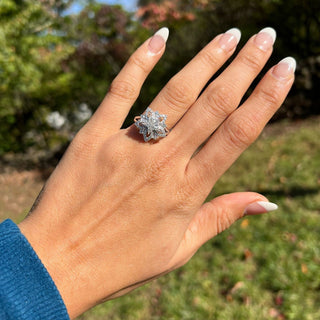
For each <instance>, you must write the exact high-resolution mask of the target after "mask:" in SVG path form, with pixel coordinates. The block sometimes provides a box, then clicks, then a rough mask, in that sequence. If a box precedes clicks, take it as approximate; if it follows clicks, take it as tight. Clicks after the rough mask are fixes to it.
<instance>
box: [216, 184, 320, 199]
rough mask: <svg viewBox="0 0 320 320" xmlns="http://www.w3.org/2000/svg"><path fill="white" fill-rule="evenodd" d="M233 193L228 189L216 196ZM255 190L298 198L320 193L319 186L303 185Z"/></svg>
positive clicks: (265, 194) (265, 193)
mask: <svg viewBox="0 0 320 320" xmlns="http://www.w3.org/2000/svg"><path fill="white" fill-rule="evenodd" d="M229 192H230V193H231V192H234V191H231V190H230V191H229V190H226V191H225V192H223V193H215V194H214V196H215V197H218V196H220V195H222V194H225V193H229ZM254 192H258V193H261V194H263V195H264V196H266V197H268V196H271V197H292V198H297V197H305V196H308V195H315V194H318V193H320V189H319V187H313V186H312V187H309V186H308V187H302V186H281V187H278V188H272V189H263V188H261V189H256V190H254Z"/></svg>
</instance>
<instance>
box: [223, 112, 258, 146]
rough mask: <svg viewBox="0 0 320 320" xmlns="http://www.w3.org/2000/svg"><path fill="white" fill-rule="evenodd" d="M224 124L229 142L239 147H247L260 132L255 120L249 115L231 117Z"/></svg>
mask: <svg viewBox="0 0 320 320" xmlns="http://www.w3.org/2000/svg"><path fill="white" fill-rule="evenodd" d="M225 125H226V127H225V128H226V130H227V138H228V141H229V143H231V145H232V147H236V148H239V149H245V148H247V147H248V146H249V145H250V144H252V143H253V142H254V141H255V140H256V139H257V137H258V136H259V134H260V130H259V127H258V125H257V122H256V121H254V120H253V119H252V118H250V117H245V118H244V117H237V119H235V117H233V118H230V119H229V121H227V122H226V123H225Z"/></svg>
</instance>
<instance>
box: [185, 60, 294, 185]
mask: <svg viewBox="0 0 320 320" xmlns="http://www.w3.org/2000/svg"><path fill="white" fill-rule="evenodd" d="M295 67H296V62H295V60H294V59H293V58H291V57H289V58H285V59H283V60H282V61H280V62H279V63H278V64H277V65H276V66H274V67H273V68H271V70H270V71H269V72H268V73H267V74H266V75H265V76H264V78H263V79H262V80H261V81H260V83H259V84H258V86H257V87H256V88H255V90H254V91H253V93H252V94H251V96H250V97H249V98H248V99H247V100H246V101H245V102H244V103H243V105H242V106H241V107H240V108H238V109H237V110H235V111H234V112H233V113H232V114H231V115H230V116H229V117H228V118H227V119H226V121H225V122H224V123H223V124H222V125H221V126H220V128H219V129H218V130H217V131H216V132H215V133H214V134H213V135H212V137H211V138H210V139H209V140H208V142H207V143H206V145H205V146H204V147H203V148H202V149H201V150H200V152H199V153H198V154H197V155H196V156H195V157H194V158H192V159H191V160H190V162H189V165H188V170H187V174H189V175H190V179H191V181H192V180H193V179H196V180H197V181H195V182H199V181H206V182H207V183H208V186H207V187H208V189H210V188H212V185H213V184H214V183H215V182H216V181H217V180H218V179H219V177H220V176H221V175H222V174H223V173H224V172H225V171H226V170H227V169H228V168H229V167H230V166H231V165H232V163H233V162H234V161H235V160H236V159H237V158H238V157H239V156H240V155H241V153H242V152H243V151H244V150H245V149H246V148H247V147H249V146H250V145H251V144H252V143H253V142H254V141H255V140H256V138H257V137H258V136H259V134H260V133H261V131H262V129H263V128H264V126H265V125H266V124H267V122H268V121H269V120H270V118H271V117H272V116H273V114H274V113H275V112H276V111H277V110H278V108H279V107H280V106H281V104H282V103H283V101H284V99H285V97H286V96H287V94H288V92H289V90H290V88H291V86H292V84H293V81H294V71H295ZM199 179H200V180H199Z"/></svg>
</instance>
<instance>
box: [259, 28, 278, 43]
mask: <svg viewBox="0 0 320 320" xmlns="http://www.w3.org/2000/svg"><path fill="white" fill-rule="evenodd" d="M262 32H264V33H267V34H268V35H270V36H271V38H272V40H273V43H274V42H275V41H276V38H277V32H276V30H274V29H273V28H271V27H267V28H264V29H262V30H260V32H259V33H262Z"/></svg>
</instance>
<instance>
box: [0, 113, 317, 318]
mask: <svg viewBox="0 0 320 320" xmlns="http://www.w3.org/2000/svg"><path fill="white" fill-rule="evenodd" d="M319 168H320V118H313V119H309V120H305V121H299V122H294V123H287V122H282V123H277V124H273V125H270V126H268V127H267V128H266V130H265V132H264V133H263V134H262V136H261V137H260V138H259V139H258V141H257V142H256V143H255V144H254V145H253V146H251V147H250V148H249V150H247V152H245V153H244V154H243V155H242V156H241V158H240V159H239V160H238V161H237V162H236V164H235V165H233V167H232V168H231V169H230V170H229V171H228V172H227V173H226V174H225V175H224V176H223V177H222V179H221V180H220V181H219V182H218V183H217V185H216V186H215V188H214V190H213V191H212V193H211V194H210V196H209V199H210V198H212V197H215V196H216V195H220V194H223V193H228V192H233V191H245V190H252V191H257V192H260V193H262V194H264V195H265V196H267V197H268V198H269V200H270V201H272V202H275V203H277V204H278V205H279V209H278V210H277V211H276V212H273V213H269V214H266V215H262V216H251V217H246V218H244V219H242V220H240V221H238V222H237V223H236V224H234V225H233V226H232V227H231V228H230V229H229V230H227V231H225V232H223V233H222V234H220V235H219V236H217V237H216V238H214V239H213V240H211V241H209V242H208V243H207V244H206V245H205V246H203V247H202V248H201V249H200V250H199V251H198V253H197V254H196V255H195V256H194V258H193V259H191V261H190V262H189V263H188V264H187V265H186V266H184V267H183V268H181V269H180V270H177V271H175V272H173V273H171V274H169V275H167V276H164V277H163V278H161V279H158V280H156V281H154V282H152V283H150V284H149V285H146V286H144V287H142V288H140V289H137V290H135V291H134V292H132V293H131V294H129V295H127V296H125V297H122V298H120V299H117V300H114V301H109V302H106V303H104V304H103V305H100V306H98V307H96V308H94V309H92V310H90V311H89V312H87V313H86V314H84V315H82V316H80V317H79V318H78V320H80V319H81V320H102V319H103V320H105V319H108V320H118V319H119V320H120V319H121V320H123V319H126V320H133V319H135V320H136V319H139V320H145V319H148V320H158V319H166V320H171V319H172V320H174V319H186V320H187V319H190V320H191V319H192V320H194V319H200V320H202V319H218V320H231V319H232V320H257V319H278V320H284V319H299V320H304V319H305V320H309V319H310V320H317V319H320V308H319V306H320V247H319V245H320V223H319V222H320V221H319V220H320V219H319V218H320V192H319V187H320V170H319ZM12 175H25V176H24V178H20V180H18V181H20V183H17V177H15V178H12V179H11V180H10V177H11V176H12ZM0 183H1V186H0V192H1V198H0V218H5V217H12V218H13V219H14V220H15V221H19V220H20V219H21V217H22V215H23V214H24V213H25V212H26V211H27V209H28V207H29V206H30V205H31V202H32V200H31V199H32V198H33V197H34V196H35V194H36V193H37V192H38V191H39V190H40V188H41V183H42V182H41V180H40V178H39V177H38V176H37V174H36V173H33V174H31V173H24V172H20V173H14V172H10V173H5V174H2V175H0ZM10 183H11V184H12V186H11V185H10ZM10 186H11V187H10ZM12 200H14V201H12ZM12 203H15V205H13V204H12ZM10 205H11V207H10Z"/></svg>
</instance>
